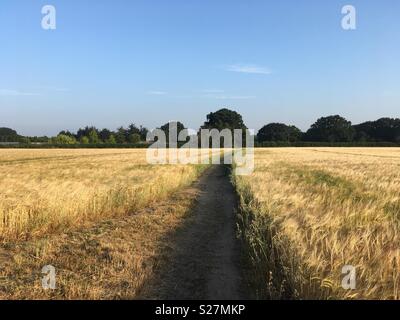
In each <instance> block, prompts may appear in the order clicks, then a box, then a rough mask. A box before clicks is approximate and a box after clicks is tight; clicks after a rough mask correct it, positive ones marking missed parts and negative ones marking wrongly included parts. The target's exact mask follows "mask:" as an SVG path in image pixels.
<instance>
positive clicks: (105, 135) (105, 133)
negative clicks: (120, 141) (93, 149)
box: [99, 129, 112, 142]
mask: <svg viewBox="0 0 400 320" xmlns="http://www.w3.org/2000/svg"><path fill="white" fill-rule="evenodd" d="M111 135H112V132H111V131H110V130H108V129H102V130H101V131H100V132H99V138H100V139H101V140H102V141H104V142H106V141H107V140H108V139H109V138H110V136H111Z"/></svg>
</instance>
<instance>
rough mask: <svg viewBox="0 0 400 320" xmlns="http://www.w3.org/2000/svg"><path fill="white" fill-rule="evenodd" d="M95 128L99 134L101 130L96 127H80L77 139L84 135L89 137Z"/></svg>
mask: <svg viewBox="0 0 400 320" xmlns="http://www.w3.org/2000/svg"><path fill="white" fill-rule="evenodd" d="M93 130H94V131H96V133H97V135H99V130H98V129H97V128H96V127H88V126H86V127H85V128H80V129H79V130H78V132H77V133H76V139H77V140H80V139H81V137H83V136H86V137H89V133H90V132H91V131H93Z"/></svg>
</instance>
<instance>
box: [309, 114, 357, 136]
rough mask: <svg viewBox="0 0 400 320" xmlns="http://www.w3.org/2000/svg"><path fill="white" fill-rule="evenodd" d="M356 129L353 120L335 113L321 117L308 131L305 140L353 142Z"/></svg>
mask: <svg viewBox="0 0 400 320" xmlns="http://www.w3.org/2000/svg"><path fill="white" fill-rule="evenodd" d="M354 134H355V130H354V128H353V127H352V125H351V122H350V121H348V120H346V119H345V118H343V117H341V116H339V115H335V116H329V117H323V118H319V119H318V120H317V122H315V123H314V124H313V125H312V126H311V128H310V129H309V130H308V131H307V132H306V134H305V138H304V140H306V141H318V142H351V141H353V138H354Z"/></svg>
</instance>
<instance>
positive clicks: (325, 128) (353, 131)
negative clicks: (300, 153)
mask: <svg viewBox="0 0 400 320" xmlns="http://www.w3.org/2000/svg"><path fill="white" fill-rule="evenodd" d="M257 141H258V142H260V143H262V142H292V143H295V142H301V141H302V142H328V143H335V142H338V143H343V142H348V143H350V142H364V143H365V142H391V143H400V119H399V118H395V119H393V118H381V119H378V120H375V121H367V122H363V123H360V124H357V125H352V123H351V122H350V121H348V120H346V119H345V118H343V117H341V116H339V115H333V116H328V117H322V118H319V119H318V120H317V121H316V122H315V123H314V124H312V125H311V127H310V129H308V130H307V131H306V132H302V131H301V130H300V129H299V128H297V127H295V126H293V125H286V124H283V123H270V124H267V125H265V126H264V127H262V128H261V129H260V130H259V131H258V133H257Z"/></svg>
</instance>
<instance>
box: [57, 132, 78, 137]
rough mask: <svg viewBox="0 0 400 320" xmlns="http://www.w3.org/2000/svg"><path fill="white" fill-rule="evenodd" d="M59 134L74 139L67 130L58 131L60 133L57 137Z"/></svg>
mask: <svg viewBox="0 0 400 320" xmlns="http://www.w3.org/2000/svg"><path fill="white" fill-rule="evenodd" d="M60 134H61V135H64V136H68V137H75V135H74V134H73V133H71V132H69V131H68V130H66V131H65V130H63V131H60V133H59V134H58V135H60Z"/></svg>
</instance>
